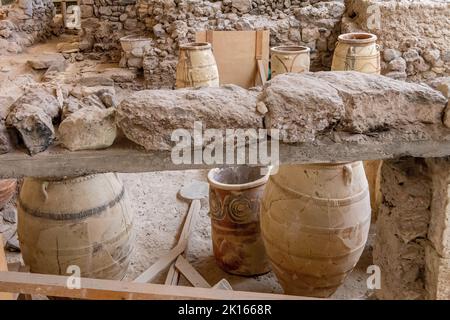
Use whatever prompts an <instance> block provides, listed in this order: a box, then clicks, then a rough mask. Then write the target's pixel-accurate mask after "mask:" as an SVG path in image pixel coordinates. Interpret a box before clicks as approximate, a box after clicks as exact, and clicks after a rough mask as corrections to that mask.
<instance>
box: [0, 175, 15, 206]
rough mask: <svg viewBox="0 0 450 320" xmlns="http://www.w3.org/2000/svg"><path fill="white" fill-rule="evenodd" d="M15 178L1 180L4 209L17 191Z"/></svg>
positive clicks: (0, 196) (0, 201) (0, 200)
mask: <svg viewBox="0 0 450 320" xmlns="http://www.w3.org/2000/svg"><path fill="white" fill-rule="evenodd" d="M16 186H17V181H16V180H15V179H6V180H0V209H2V208H3V207H4V206H5V205H6V204H7V203H8V201H9V200H11V198H12V197H13V195H14V193H15V192H16Z"/></svg>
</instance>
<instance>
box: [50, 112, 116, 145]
mask: <svg viewBox="0 0 450 320" xmlns="http://www.w3.org/2000/svg"><path fill="white" fill-rule="evenodd" d="M114 116H115V109H113V108H110V109H100V108H96V107H87V108H82V109H80V110H78V111H76V112H74V113H72V114H70V115H69V116H68V117H67V118H66V119H64V120H63V121H62V122H61V124H60V126H59V129H58V134H59V135H58V138H59V140H60V141H61V143H62V145H63V146H64V147H65V148H67V149H69V150H71V151H76V150H88V149H103V148H107V147H109V146H111V145H112V144H113V143H114V140H115V139H116V136H117V128H116V124H115V119H114Z"/></svg>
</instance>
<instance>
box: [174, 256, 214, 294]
mask: <svg viewBox="0 0 450 320" xmlns="http://www.w3.org/2000/svg"><path fill="white" fill-rule="evenodd" d="M175 267H176V268H177V269H178V270H179V271H180V272H181V273H182V274H183V276H185V277H186V279H187V280H188V281H189V282H190V283H191V284H192V285H193V286H194V287H198V288H211V285H210V284H209V283H208V281H206V280H205V278H203V276H202V275H201V274H200V273H199V272H198V271H197V270H195V268H194V267H193V266H192V265H191V264H190V263H189V262H188V261H187V260H186V259H185V258H183V256H179V257H178V259H177V261H176V262H175Z"/></svg>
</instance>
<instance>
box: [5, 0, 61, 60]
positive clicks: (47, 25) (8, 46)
mask: <svg viewBox="0 0 450 320" xmlns="http://www.w3.org/2000/svg"><path fill="white" fill-rule="evenodd" d="M53 17H54V5H53V2H52V1H51V0H18V1H17V2H15V3H14V4H12V5H10V6H5V7H2V8H0V54H5V53H18V52H21V51H22V49H23V47H26V46H30V45H32V44H33V43H35V42H37V41H41V40H43V39H46V38H48V37H49V36H51V35H52V33H53V31H54V28H55V26H54V23H53Z"/></svg>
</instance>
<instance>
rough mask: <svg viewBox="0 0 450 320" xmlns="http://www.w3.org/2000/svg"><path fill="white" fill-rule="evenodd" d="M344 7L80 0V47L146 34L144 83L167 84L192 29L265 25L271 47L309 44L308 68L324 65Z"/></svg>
mask: <svg viewBox="0 0 450 320" xmlns="http://www.w3.org/2000/svg"><path fill="white" fill-rule="evenodd" d="M344 11H345V6H344V3H343V1H340V0H338V1H323V0H279V1H263V0H254V1H251V0H224V1H209V0H155V1H153V0H138V1H137V2H134V0H131V1H130V0H114V1H109V2H108V1H104V0H102V1H100V0H95V1H94V0H82V17H83V21H82V26H83V34H84V36H83V38H84V39H83V41H82V49H83V50H92V49H93V50H103V51H106V52H111V50H114V49H116V51H119V48H120V44H119V40H118V39H119V37H121V36H124V35H127V34H133V33H134V34H147V35H149V36H150V37H151V38H152V39H153V41H154V44H153V46H152V47H151V48H150V50H148V51H147V52H146V53H145V54H144V61H143V68H144V72H145V76H146V80H147V83H148V84H149V87H151V88H156V87H166V88H171V87H173V85H174V83H175V67H176V63H177V59H178V58H177V56H178V47H179V45H180V44H182V43H186V42H190V41H194V40H195V32H197V31H202V30H255V29H269V30H270V31H271V35H272V37H271V45H272V46H274V45H280V44H297V45H298V44H303V45H307V46H309V47H310V48H311V49H313V53H312V70H313V71H315V70H326V69H329V67H330V66H331V59H332V51H333V49H334V44H335V42H336V41H337V36H338V34H339V31H340V21H341V17H342V15H343V14H344ZM118 57H119V54H118V53H117V52H116V53H115V58H116V59H117V58H118Z"/></svg>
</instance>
